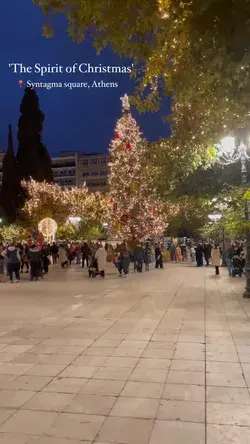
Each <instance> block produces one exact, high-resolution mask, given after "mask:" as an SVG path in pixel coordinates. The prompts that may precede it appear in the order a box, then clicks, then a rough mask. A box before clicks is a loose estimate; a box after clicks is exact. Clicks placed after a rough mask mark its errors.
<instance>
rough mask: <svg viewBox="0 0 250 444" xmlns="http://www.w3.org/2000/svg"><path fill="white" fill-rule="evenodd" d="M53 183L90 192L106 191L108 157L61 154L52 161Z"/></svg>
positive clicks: (76, 153)
mask: <svg viewBox="0 0 250 444" xmlns="http://www.w3.org/2000/svg"><path fill="white" fill-rule="evenodd" d="M51 160H52V169H53V174H54V181H55V182H56V183H57V184H58V185H60V186H66V187H72V186H77V187H78V186H81V185H83V184H84V183H86V186H87V187H88V189H89V191H90V192H96V191H101V192H106V191H108V174H109V169H108V165H109V155H108V154H105V153H101V154H100V153H95V154H84V153H78V152H62V153H60V154H59V155H58V156H56V157H53V158H52V159H51Z"/></svg>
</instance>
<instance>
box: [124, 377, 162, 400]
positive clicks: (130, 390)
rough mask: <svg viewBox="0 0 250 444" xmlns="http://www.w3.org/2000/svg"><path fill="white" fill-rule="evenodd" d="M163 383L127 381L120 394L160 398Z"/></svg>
mask: <svg viewBox="0 0 250 444" xmlns="http://www.w3.org/2000/svg"><path fill="white" fill-rule="evenodd" d="M163 388H164V384H163V383H159V382H134V381H128V382H127V383H126V385H125V387H124V389H123V391H122V393H121V396H130V397H136V398H153V399H154V398H156V399H158V398H161V395H162V392H163Z"/></svg>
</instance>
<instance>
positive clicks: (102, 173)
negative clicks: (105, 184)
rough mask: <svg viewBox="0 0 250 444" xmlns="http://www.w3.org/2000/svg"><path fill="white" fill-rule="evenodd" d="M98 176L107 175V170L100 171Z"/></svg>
mask: <svg viewBox="0 0 250 444" xmlns="http://www.w3.org/2000/svg"><path fill="white" fill-rule="evenodd" d="M99 175H100V176H107V175H108V172H107V171H100V174H99Z"/></svg>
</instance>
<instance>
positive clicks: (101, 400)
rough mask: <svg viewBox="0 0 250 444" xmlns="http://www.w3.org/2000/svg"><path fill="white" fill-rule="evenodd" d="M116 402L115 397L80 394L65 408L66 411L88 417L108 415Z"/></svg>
mask: <svg viewBox="0 0 250 444" xmlns="http://www.w3.org/2000/svg"><path fill="white" fill-rule="evenodd" d="M116 400H117V398H116V397H114V396H103V395H86V394H84V393H79V394H78V395H77V396H76V397H75V398H74V399H73V400H72V402H70V404H69V405H68V406H67V407H66V408H65V411H66V412H68V413H82V414H86V415H108V414H109V412H110V410H111V409H112V407H113V405H114V403H115V402H116Z"/></svg>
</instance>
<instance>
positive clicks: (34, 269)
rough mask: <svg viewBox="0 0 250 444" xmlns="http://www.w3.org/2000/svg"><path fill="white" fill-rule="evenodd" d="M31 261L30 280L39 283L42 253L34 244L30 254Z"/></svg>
mask: <svg viewBox="0 0 250 444" xmlns="http://www.w3.org/2000/svg"><path fill="white" fill-rule="evenodd" d="M28 258H29V261H30V280H31V281H34V280H35V281H38V279H39V276H40V272H41V253H40V251H39V249H38V248H37V246H36V244H33V245H32V246H31V247H30V249H29V253H28Z"/></svg>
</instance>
